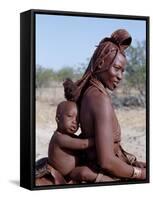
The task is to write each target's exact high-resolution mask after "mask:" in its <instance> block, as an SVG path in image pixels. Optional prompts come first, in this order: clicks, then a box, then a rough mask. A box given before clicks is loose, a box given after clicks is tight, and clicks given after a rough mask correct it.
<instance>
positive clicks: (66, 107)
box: [56, 101, 78, 134]
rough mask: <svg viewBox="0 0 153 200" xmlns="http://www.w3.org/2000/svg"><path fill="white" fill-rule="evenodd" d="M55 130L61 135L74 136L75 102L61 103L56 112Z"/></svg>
mask: <svg viewBox="0 0 153 200" xmlns="http://www.w3.org/2000/svg"><path fill="white" fill-rule="evenodd" d="M56 122H57V129H58V130H59V131H61V132H63V133H68V134H74V133H75V132H76V131H77V130H78V109H77V105H76V103H75V102H72V101H63V102H61V103H60V104H59V105H58V106H57V110H56Z"/></svg>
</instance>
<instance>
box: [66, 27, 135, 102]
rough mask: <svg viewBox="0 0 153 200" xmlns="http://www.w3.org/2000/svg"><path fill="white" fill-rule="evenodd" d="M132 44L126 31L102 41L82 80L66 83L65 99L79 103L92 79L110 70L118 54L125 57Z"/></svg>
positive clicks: (122, 30)
mask: <svg viewBox="0 0 153 200" xmlns="http://www.w3.org/2000/svg"><path fill="white" fill-rule="evenodd" d="M131 42H132V38H131V36H130V34H129V33H128V32H127V31H126V30H125V29H118V30H116V31H115V32H113V33H112V35H111V37H110V38H109V37H106V38H104V39H103V40H101V41H100V43H99V45H98V46H97V48H96V50H95V52H94V53H93V56H92V57H91V60H90V62H89V65H88V67H87V69H86V71H85V73H84V75H83V76H82V78H81V79H80V80H78V81H77V82H75V83H74V82H73V81H72V80H70V79H66V80H65V81H64V83H63V86H64V93H65V98H66V99H67V100H70V101H76V102H77V101H78V100H79V98H80V96H81V94H82V93H83V89H84V88H85V86H86V85H87V83H88V81H89V80H90V79H91V77H93V76H94V75H95V74H97V73H100V72H104V71H106V70H108V69H109V68H110V67H111V66H112V65H113V63H114V61H115V59H116V57H117V56H118V53H121V54H122V55H123V56H124V57H125V49H127V48H128V47H129V45H130V44H131ZM108 58H109V59H108Z"/></svg>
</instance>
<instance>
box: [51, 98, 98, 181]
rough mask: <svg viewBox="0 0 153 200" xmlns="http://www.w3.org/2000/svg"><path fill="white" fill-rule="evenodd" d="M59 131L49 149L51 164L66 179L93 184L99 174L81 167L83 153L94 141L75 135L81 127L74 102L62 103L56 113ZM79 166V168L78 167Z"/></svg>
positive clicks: (54, 135) (52, 139) (56, 132)
mask: <svg viewBox="0 0 153 200" xmlns="http://www.w3.org/2000/svg"><path fill="white" fill-rule="evenodd" d="M56 122H57V130H56V131H55V132H54V134H53V136H52V138H51V140H50V144H49V149H48V161H49V164H50V165H51V166H52V167H54V168H55V169H56V170H58V171H59V172H60V173H61V174H62V175H63V176H64V177H65V178H66V177H69V178H70V179H73V180H74V181H79V182H83V181H86V182H93V181H95V180H96V178H97V173H95V172H94V171H92V170H91V169H90V168H89V167H87V166H80V167H79V166H78V165H79V156H78V155H79V154H81V151H79V150H84V149H87V148H90V147H92V146H93V144H94V142H93V139H92V138H90V139H80V138H79V137H78V136H76V135H74V133H76V131H77V130H78V127H79V121H78V110H77V105H76V103H74V102H72V101H63V102H61V103H60V104H59V105H58V107H57V111H56ZM77 166H78V167H77Z"/></svg>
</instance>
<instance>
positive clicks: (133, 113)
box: [36, 99, 146, 161]
mask: <svg viewBox="0 0 153 200" xmlns="http://www.w3.org/2000/svg"><path fill="white" fill-rule="evenodd" d="M59 101H61V99H59ZM56 103H58V101H57V102H56ZM55 111H56V105H53V104H52V103H49V102H48V101H42V100H41V101H38V100H37V101H36V160H37V159H39V158H41V157H44V156H47V151H48V144H49V141H50V138H51V136H52V134H53V132H54V131H55V129H56V123H55ZM116 114H117V117H118V120H119V123H120V126H121V131H122V146H123V148H124V149H125V150H126V151H128V152H130V153H133V154H134V155H136V156H137V158H138V159H139V160H143V161H145V160H146V132H145V130H146V124H145V121H146V118H145V116H146V114H145V109H143V108H123V109H117V110H116Z"/></svg>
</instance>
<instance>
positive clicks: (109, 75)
mask: <svg viewBox="0 0 153 200" xmlns="http://www.w3.org/2000/svg"><path fill="white" fill-rule="evenodd" d="M125 65H126V59H125V57H124V56H123V55H122V54H120V53H118V55H117V57H116V59H115V62H114V64H113V65H112V66H111V67H110V68H109V69H108V70H107V71H104V72H102V73H101V74H99V75H98V79H99V81H101V82H102V83H103V85H104V86H105V87H106V88H108V89H110V90H114V89H115V88H116V87H117V86H118V84H119V82H120V81H121V80H122V78H123V73H124V70H125Z"/></svg>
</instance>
